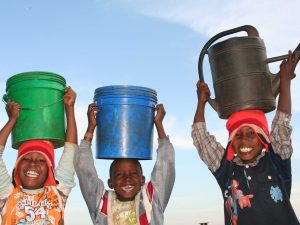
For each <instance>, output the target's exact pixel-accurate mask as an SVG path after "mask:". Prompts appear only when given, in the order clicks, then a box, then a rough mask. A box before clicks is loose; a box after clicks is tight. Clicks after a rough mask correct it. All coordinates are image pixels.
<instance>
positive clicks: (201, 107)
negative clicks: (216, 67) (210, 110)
mask: <svg viewBox="0 0 300 225" xmlns="http://www.w3.org/2000/svg"><path fill="white" fill-rule="evenodd" d="M197 96H198V104H197V109H196V112H195V116H194V123H197V122H205V116H204V113H205V105H206V103H207V100H208V97H209V96H210V91H209V88H208V85H207V84H206V83H204V82H201V81H198V82H197Z"/></svg>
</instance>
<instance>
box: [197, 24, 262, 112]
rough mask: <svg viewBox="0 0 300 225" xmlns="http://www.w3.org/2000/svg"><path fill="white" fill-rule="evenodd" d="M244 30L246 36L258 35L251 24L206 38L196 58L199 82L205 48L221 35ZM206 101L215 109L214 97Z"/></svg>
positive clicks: (202, 78)
mask: <svg viewBox="0 0 300 225" xmlns="http://www.w3.org/2000/svg"><path fill="white" fill-rule="evenodd" d="M241 31H245V32H247V34H248V36H255V37H259V34H258V31H257V30H256V28H255V27H253V26H251V25H244V26H240V27H236V28H233V29H230V30H226V31H223V32H221V33H219V34H217V35H215V36H213V37H212V38H211V39H209V40H208V42H207V43H206V44H205V45H204V47H203V48H202V50H201V53H200V55H199V60H198V74H199V80H200V81H201V82H204V76H203V59H204V57H205V54H207V49H208V48H209V47H210V46H211V45H212V43H214V42H215V41H216V40H218V39H219V38H221V37H224V36H226V35H230V34H234V33H237V32H241ZM208 102H209V103H210V105H211V106H212V107H213V108H214V109H215V110H216V111H217V105H216V102H215V99H211V98H208Z"/></svg>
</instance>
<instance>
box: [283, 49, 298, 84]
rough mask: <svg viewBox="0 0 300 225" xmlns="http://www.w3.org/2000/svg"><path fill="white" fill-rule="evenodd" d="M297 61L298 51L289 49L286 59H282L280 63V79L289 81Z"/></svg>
mask: <svg viewBox="0 0 300 225" xmlns="http://www.w3.org/2000/svg"><path fill="white" fill-rule="evenodd" d="M298 61H299V52H298V51H295V52H293V53H292V52H291V51H289V55H288V58H287V60H283V61H282V63H281V64H280V71H279V74H280V80H281V81H284V80H288V81H290V80H291V79H292V78H293V75H294V72H295V68H296V66H297V63H298Z"/></svg>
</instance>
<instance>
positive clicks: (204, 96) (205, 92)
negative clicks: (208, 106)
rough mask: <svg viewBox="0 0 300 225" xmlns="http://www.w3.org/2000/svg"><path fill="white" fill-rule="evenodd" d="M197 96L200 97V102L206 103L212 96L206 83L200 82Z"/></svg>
mask: <svg viewBox="0 0 300 225" xmlns="http://www.w3.org/2000/svg"><path fill="white" fill-rule="evenodd" d="M196 86H197V95H198V102H199V103H205V102H207V100H208V97H209V96H210V91H209V87H208V85H207V84H206V83H204V82H201V81H200V80H199V81H198V82H197V85H196Z"/></svg>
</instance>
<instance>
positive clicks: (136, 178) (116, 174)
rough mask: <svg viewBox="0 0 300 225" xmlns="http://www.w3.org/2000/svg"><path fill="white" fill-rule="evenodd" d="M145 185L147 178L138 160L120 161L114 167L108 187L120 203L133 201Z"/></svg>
mask: <svg viewBox="0 0 300 225" xmlns="http://www.w3.org/2000/svg"><path fill="white" fill-rule="evenodd" d="M144 184H145V177H144V176H143V175H142V171H141V168H140V166H139V163H138V161H137V160H134V159H118V160H117V161H116V162H115V163H113V165H112V169H111V175H110V179H109V180H108V185H109V187H110V188H111V189H114V190H115V192H116V195H117V198H118V199H119V200H120V201H132V200H134V198H135V196H136V195H137V194H138V192H139V191H140V190H141V187H142V186H143V185H144Z"/></svg>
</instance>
